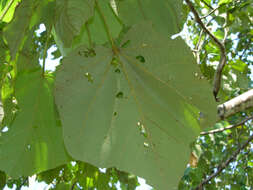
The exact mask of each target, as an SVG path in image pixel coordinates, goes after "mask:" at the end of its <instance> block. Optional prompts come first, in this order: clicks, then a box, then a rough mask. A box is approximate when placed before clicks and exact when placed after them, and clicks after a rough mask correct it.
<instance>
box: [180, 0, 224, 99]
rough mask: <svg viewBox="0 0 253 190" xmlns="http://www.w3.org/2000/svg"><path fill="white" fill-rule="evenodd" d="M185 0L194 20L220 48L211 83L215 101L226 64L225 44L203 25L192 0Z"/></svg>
mask: <svg viewBox="0 0 253 190" xmlns="http://www.w3.org/2000/svg"><path fill="white" fill-rule="evenodd" d="M185 2H186V3H187V5H188V6H189V8H190V9H191V11H192V13H193V14H194V17H195V20H196V22H197V23H198V24H199V25H200V26H201V27H202V29H203V30H204V31H205V32H206V33H207V34H208V35H209V36H210V38H211V39H212V40H213V41H214V42H215V43H216V44H217V46H218V47H219V49H220V61H219V65H218V67H217V69H216V72H215V76H214V84H213V94H214V97H215V99H216V101H218V98H217V94H218V92H219V90H220V83H221V75H222V70H223V68H224V66H225V64H226V61H227V60H226V49H225V45H224V43H222V42H220V40H218V38H216V37H215V36H214V35H213V34H212V33H211V32H210V31H209V30H208V29H207V28H206V26H205V25H204V23H203V22H202V20H201V18H200V17H199V14H198V13H197V11H196V10H195V8H194V6H193V4H192V2H191V1H190V0H185Z"/></svg>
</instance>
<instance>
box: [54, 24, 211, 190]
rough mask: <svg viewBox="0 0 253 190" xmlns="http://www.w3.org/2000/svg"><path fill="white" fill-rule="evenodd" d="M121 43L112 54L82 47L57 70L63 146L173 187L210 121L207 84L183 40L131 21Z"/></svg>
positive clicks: (164, 188)
mask: <svg viewBox="0 0 253 190" xmlns="http://www.w3.org/2000/svg"><path fill="white" fill-rule="evenodd" d="M122 42H123V43H122V45H121V47H119V48H118V49H117V50H115V51H114V52H115V54H113V51H112V50H111V49H107V48H105V47H100V46H99V47H96V48H95V50H94V51H95V52H93V50H89V49H87V48H86V47H85V46H82V47H80V48H78V49H76V50H75V51H73V52H72V53H71V54H70V55H69V56H67V57H65V58H64V59H63V64H62V65H61V66H60V67H59V68H58V69H57V71H56V89H55V97H56V103H57V106H58V108H59V112H60V116H61V119H62V123H63V136H64V141H65V145H66V148H67V150H68V152H69V153H70V154H71V156H73V157H74V158H75V159H78V160H82V161H86V162H89V163H92V164H94V165H96V166H98V167H112V166H115V167H117V168H119V169H121V170H124V171H128V172H131V173H134V174H136V175H138V176H142V177H144V178H145V179H147V180H148V182H149V183H150V184H152V185H155V187H157V188H158V189H159V190H168V189H173V188H174V187H176V185H177V183H178V180H179V178H180V176H181V175H182V174H183V171H184V168H185V166H186V164H187V161H188V158H189V155H190V154H189V146H188V145H189V143H190V142H191V141H193V140H194V137H196V136H197V135H198V134H199V131H200V128H201V126H200V122H202V121H203V123H209V124H210V123H213V122H214V119H215V109H216V108H215V103H214V99H213V97H212V93H211V90H210V87H209V85H208V83H207V81H205V80H204V79H203V78H202V77H201V76H200V74H199V69H198V66H197V65H196V64H194V61H193V58H192V55H191V52H190V51H189V49H188V48H187V47H186V45H185V44H184V42H183V41H182V40H180V39H177V40H174V41H172V40H170V39H168V38H163V37H162V36H161V35H159V34H158V33H156V32H154V31H153V29H152V26H151V24H149V23H140V24H139V25H138V26H135V27H133V28H132V29H130V30H129V32H128V33H127V34H126V36H125V38H124V39H123V41H122ZM204 121H206V122H204Z"/></svg>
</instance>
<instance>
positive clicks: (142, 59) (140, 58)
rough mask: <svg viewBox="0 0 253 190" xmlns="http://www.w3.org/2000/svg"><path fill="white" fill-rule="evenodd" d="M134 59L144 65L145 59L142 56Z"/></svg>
mask: <svg viewBox="0 0 253 190" xmlns="http://www.w3.org/2000/svg"><path fill="white" fill-rule="evenodd" d="M136 59H137V60H139V61H140V62H141V63H145V58H144V57H143V56H142V55H138V56H136Z"/></svg>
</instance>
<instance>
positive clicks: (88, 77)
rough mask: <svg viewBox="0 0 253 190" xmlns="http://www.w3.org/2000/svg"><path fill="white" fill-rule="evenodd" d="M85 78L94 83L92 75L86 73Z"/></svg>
mask: <svg viewBox="0 0 253 190" xmlns="http://www.w3.org/2000/svg"><path fill="white" fill-rule="evenodd" d="M84 77H86V78H87V80H88V82H90V83H93V81H94V78H93V77H92V75H91V74H90V73H88V72H86V73H85V74H84Z"/></svg>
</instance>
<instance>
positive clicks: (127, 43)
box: [121, 40, 131, 48]
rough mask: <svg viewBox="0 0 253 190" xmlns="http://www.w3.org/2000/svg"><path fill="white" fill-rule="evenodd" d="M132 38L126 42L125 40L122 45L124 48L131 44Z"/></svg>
mask: <svg viewBox="0 0 253 190" xmlns="http://www.w3.org/2000/svg"><path fill="white" fill-rule="evenodd" d="M130 42H131V41H130V40H127V41H126V42H124V43H123V44H122V45H121V47H122V48H126V47H127V46H129V44H130Z"/></svg>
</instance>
